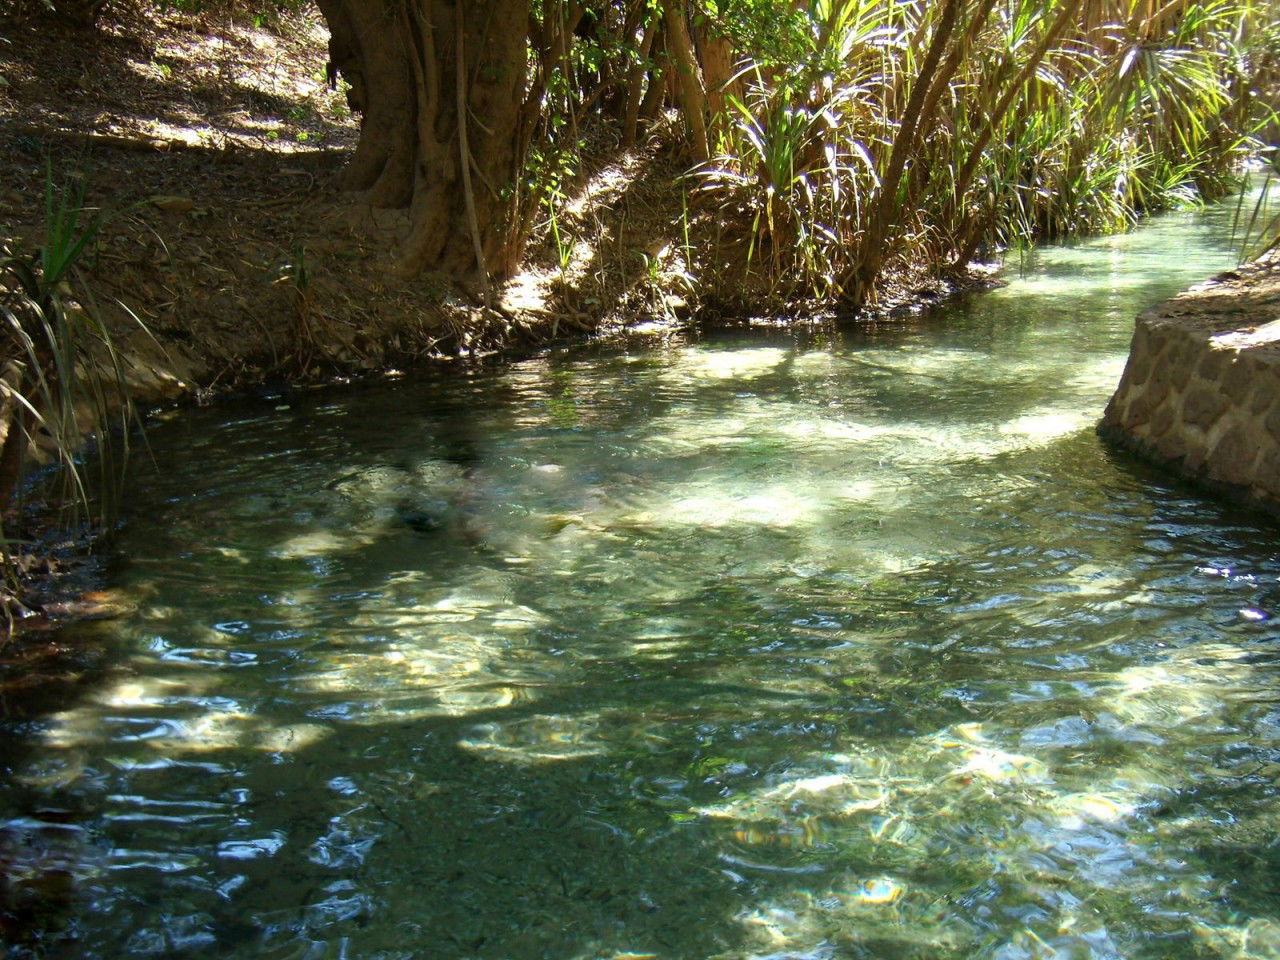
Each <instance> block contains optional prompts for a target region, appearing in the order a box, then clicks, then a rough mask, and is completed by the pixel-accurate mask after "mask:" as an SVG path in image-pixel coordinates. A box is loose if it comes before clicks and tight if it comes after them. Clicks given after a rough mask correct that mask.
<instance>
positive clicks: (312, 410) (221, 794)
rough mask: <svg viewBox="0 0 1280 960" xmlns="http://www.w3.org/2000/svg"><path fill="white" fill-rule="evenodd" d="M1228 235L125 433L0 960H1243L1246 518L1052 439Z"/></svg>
mask: <svg viewBox="0 0 1280 960" xmlns="http://www.w3.org/2000/svg"><path fill="white" fill-rule="evenodd" d="M1229 217H1230V211H1226V212H1225V213H1224V212H1217V213H1209V214H1200V215H1195V216H1192V215H1184V216H1175V217H1169V218H1165V219H1162V220H1160V221H1158V222H1156V223H1154V224H1152V225H1149V226H1147V227H1145V228H1144V229H1142V230H1141V231H1139V232H1137V233H1135V234H1132V235H1129V236H1122V237H1117V238H1112V239H1106V240H1096V241H1091V242H1088V243H1084V244H1081V245H1079V246H1075V247H1071V248H1055V249H1047V250H1043V251H1040V252H1039V253H1037V254H1035V255H1034V257H1033V259H1032V260H1031V262H1030V263H1029V264H1028V265H1027V268H1026V272H1025V273H1023V274H1022V275H1019V273H1018V271H1017V270H1011V276H1012V280H1013V282H1012V283H1011V284H1010V285H1009V286H1008V287H1007V288H1004V289H1001V290H998V291H995V292H990V293H986V294H982V295H978V296H974V297H970V298H968V299H966V300H964V301H962V302H960V303H957V304H952V305H949V306H947V307H946V308H945V309H943V310H941V311H940V312H939V313H937V314H936V315H934V316H929V317H926V318H924V319H923V320H921V321H920V322H918V323H916V322H912V323H909V324H906V325H903V326H900V327H890V328H887V329H881V330H877V331H873V332H869V333H852V332H846V333H844V334H842V335H837V336H829V337H827V338H825V339H824V338H820V337H808V338H803V339H801V338H794V337H792V336H790V335H781V334H761V335H754V334H753V335H733V336H717V337H714V338H708V339H705V340H703V341H701V342H689V343H684V344H678V345H667V346H663V347H660V348H657V349H653V350H649V351H634V352H625V353H624V352H592V351H590V350H578V351H569V352H564V353H556V354H554V355H550V356H546V357H542V358H538V359H535V360H530V361H527V362H522V363H517V364H515V365H513V366H510V367H507V368H503V369H500V370H495V371H490V372H475V373H470V374H466V375H459V376H456V377H432V378H428V379H424V380H422V381H419V382H400V383H397V384H392V385H389V386H386V387H380V388H378V389H366V390H351V391H333V392H318V393H315V394H311V395H305V394H304V395H302V396H296V397H295V396H291V397H288V398H284V399H279V400H275V401H271V402H259V403H254V404H248V403H246V404H243V405H239V406H234V407H222V408H219V409H216V410H212V411H203V412H184V413H182V414H181V415H179V416H177V417H176V418H174V419H172V420H171V421H170V422H168V423H166V424H163V425H161V426H158V427H155V428H153V429H152V430H151V433H150V440H151V445H152V447H153V448H154V451H155V456H156V460H157V462H158V464H159V468H160V470H159V473H158V475H157V474H156V473H155V472H154V470H152V469H151V468H150V467H143V466H139V468H138V470H137V472H136V475H135V478H134V480H133V487H132V493H131V497H130V513H129V516H128V518H127V522H126V524H125V526H124V529H123V533H122V535H121V538H120V541H119V544H118V546H119V549H120V551H121V552H122V555H123V556H124V557H126V558H127V559H126V560H123V561H121V562H120V563H119V565H118V568H117V570H116V572H115V574H114V582H115V587H116V588H117V589H118V590H119V591H120V592H121V594H122V595H123V596H124V597H126V598H128V600H129V602H130V603H131V604H133V605H135V606H136V612H134V613H132V614H130V615H129V616H127V617H125V618H124V619H122V620H119V621H115V622H113V623H112V624H110V625H108V626H107V627H106V628H105V629H106V630H107V632H108V634H109V636H108V638H107V642H108V643H110V644H111V645H112V649H114V650H116V651H117V652H116V654H115V655H114V659H113V665H112V666H111V668H110V669H109V670H108V671H107V672H106V674H105V675H104V676H102V677H98V678H96V679H92V681H91V682H86V683H85V684H84V685H83V686H82V693H81V694H80V696H79V699H77V700H75V701H74V702H69V703H66V704H62V705H56V706H58V707H60V709H57V711H56V712H53V713H50V714H48V715H47V716H45V717H43V718H42V719H40V720H39V721H38V722H31V721H27V722H25V723H23V724H21V725H14V724H10V728H9V729H8V730H7V733H6V735H7V737H8V738H9V742H10V754H11V755H12V756H13V757H14V758H16V759H14V760H13V761H12V762H11V764H10V767H9V770H8V773H7V775H6V778H5V781H4V787H3V791H2V792H0V811H2V812H3V816H4V818H5V826H4V830H3V834H2V836H3V841H2V843H0V860H2V861H3V862H4V864H5V869H6V871H7V873H8V874H9V879H8V889H9V895H10V898H11V899H12V898H14V897H16V898H17V899H18V900H21V899H22V896H23V895H24V893H25V895H27V896H28V899H30V897H33V896H37V895H39V896H40V897H43V898H45V902H44V904H43V907H42V909H41V910H40V911H38V913H39V916H40V917H41V920H40V923H41V924H43V926H42V927H41V929H38V930H35V931H28V932H26V933H23V934H21V935H19V934H14V939H15V942H17V941H21V942H20V943H19V944H18V947H17V952H16V954H15V955H17V956H21V955H24V953H34V954H39V953H41V952H42V951H45V950H46V949H49V948H50V946H51V945H58V944H61V945H62V946H61V949H63V950H64V951H65V953H63V954H59V956H62V955H66V956H84V957H91V958H118V957H124V956H137V957H147V956H154V957H215V956H216V957H230V958H242V957H243V958H248V957H268V958H277V957H278V958H340V957H341V958H386V960H390V958H436V957H441V958H448V957H468V958H470V957H475V958H515V960H525V958H543V957H546V958H564V960H574V958H619V957H632V958H636V957H646V956H652V957H678V958H704V957H717V958H735V960H736V958H766V957H768V958H776V960H782V958H813V960H823V958H864V957H865V958H885V960H891V958H992V960H995V958H999V960H1014V958H1050V957H1053V958H1086V957H1087V958H1120V957H1124V958H1131V957H1132V958H1139V957H1140V958H1175V957H1188V958H1189V957H1197V958H1199V957H1223V958H1228V957H1229V958H1255V957H1256V958H1262V957H1276V956H1277V955H1280V844H1277V842H1276V837H1277V835H1278V834H1277V826H1278V821H1280V810H1278V809H1277V802H1278V800H1277V798H1278V792H1277V788H1276V781H1277V778H1280V686H1278V681H1280V649H1278V648H1277V641H1280V629H1278V628H1277V623H1280V620H1276V619H1273V618H1272V615H1273V614H1275V613H1280V583H1278V582H1277V577H1280V558H1278V554H1277V537H1276V532H1277V531H1276V527H1275V526H1274V525H1270V524H1269V522H1268V521H1265V520H1262V519H1260V518H1256V517H1251V516H1249V515H1247V514H1244V513H1238V512H1234V511H1233V510H1232V509H1230V508H1228V507H1224V506H1222V505H1219V504H1216V503H1214V502H1213V501H1210V500H1207V499H1204V498H1202V497H1200V496H1198V495H1196V494H1194V493H1192V492H1189V491H1187V490H1185V489H1182V488H1180V487H1176V486H1173V485H1170V484H1168V483H1165V482H1163V481H1162V480H1160V479H1159V478H1158V477H1157V476H1156V475H1155V474H1154V473H1152V472H1150V471H1148V470H1146V469H1145V468H1143V467H1141V466H1138V465H1136V464H1135V463H1133V462H1131V461H1130V460H1128V459H1127V458H1125V457H1122V456H1119V455H1116V454H1113V453H1109V452H1108V451H1107V450H1106V449H1105V448H1103V447H1102V446H1101V445H1100V443H1099V441H1098V440H1097V438H1096V437H1095V435H1094V433H1093V424H1094V423H1095V421H1096V419H1097V418H1098V416H1099V414H1100V411H1101V408H1102V405H1103V403H1104V402H1105V400H1106V397H1107V395H1108V394H1109V392H1110V390H1111V389H1112V387H1113V386H1114V384H1115V382H1116V380H1117V378H1118V376H1119V373H1120V370H1121V367H1122V364H1123V359H1124V353H1125V350H1126V348H1127V345H1128V338H1129V334H1130V331H1131V329H1132V318H1133V315H1134V313H1135V312H1136V311H1137V310H1138V309H1139V308H1141V307H1142V306H1144V305H1147V304H1149V303H1153V302H1155V301H1156V300H1158V299H1160V298H1161V297H1163V296H1166V295H1168V294H1170V293H1172V292H1174V291H1175V290H1177V289H1179V288H1180V287H1182V286H1184V285H1186V284H1187V283H1189V282H1191V281H1193V280H1197V279H1200V278H1202V277H1204V276H1206V275H1208V274H1209V273H1211V272H1214V271H1216V270H1218V269H1222V268H1224V267H1226V266H1228V265H1229V264H1230V263H1231V256H1230V254H1229V253H1228V252H1227V243H1226V232H1227V221H1228V220H1229ZM100 629H101V628H100ZM14 744H17V745H18V747H19V748H18V749H15V748H14V746H13V745H14ZM51 876H52V877H53V878H54V880H56V881H57V882H53V881H51V880H50V877H51ZM28 906H29V904H28ZM11 926H12V925H11Z"/></svg>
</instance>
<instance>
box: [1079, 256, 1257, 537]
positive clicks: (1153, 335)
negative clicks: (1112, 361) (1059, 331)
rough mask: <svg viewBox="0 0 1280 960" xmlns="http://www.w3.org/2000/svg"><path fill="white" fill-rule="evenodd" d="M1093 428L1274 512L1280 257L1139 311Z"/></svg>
mask: <svg viewBox="0 0 1280 960" xmlns="http://www.w3.org/2000/svg"><path fill="white" fill-rule="evenodd" d="M1098 429H1099V432H1100V433H1101V434H1102V435H1103V436H1104V437H1106V438H1107V439H1109V440H1112V441H1113V442H1117V443H1119V444H1121V445H1123V446H1125V447H1127V448H1129V449H1131V450H1134V451H1136V452H1137V453H1139V454H1141V455H1142V456H1144V457H1146V458H1148V459H1150V460H1153V461H1155V462H1156V463H1158V464H1160V465H1162V466H1165V467H1167V468H1169V469H1171V470H1173V471H1174V472H1176V473H1178V474H1180V475H1182V476H1184V477H1186V478H1188V479H1192V480H1196V481H1200V482H1203V483H1207V484H1208V485H1210V486H1212V487H1214V488H1216V489H1219V490H1222V491H1225V492H1228V493H1230V494H1232V495H1233V496H1236V497H1238V498H1241V499H1244V500H1247V501H1250V502H1252V503H1254V504H1256V505H1258V506H1261V507H1263V508H1265V509H1267V510H1270V511H1271V512H1274V513H1276V514H1277V515H1280V256H1272V257H1270V258H1268V259H1266V260H1264V261H1263V262H1260V263H1255V264H1251V265H1250V266H1247V267H1242V268H1241V269H1240V270H1239V271H1229V272H1227V273H1224V274H1221V275H1220V276H1217V277H1214V278H1213V279H1212V280H1209V281H1207V282H1206V283H1202V284H1199V285H1198V286H1195V287H1192V288H1191V289H1190V290H1187V291H1186V292H1184V293H1181V294H1179V295H1178V296H1176V297H1174V298H1173V299H1172V300H1168V301H1166V302H1165V303H1163V304H1161V305H1160V306H1158V307H1155V308H1153V309H1151V310H1148V311H1146V312H1144V313H1142V314H1140V315H1139V317H1138V323H1137V328H1136V330H1135V332H1134V336H1133V344H1132V346H1131V347H1130V350H1129V362H1128V364H1127V366H1126V367H1125V371H1124V376H1123V377H1122V378H1121V380H1120V387H1119V389H1117V390H1116V393H1115V396H1113V397H1112V398H1111V402H1110V403H1108V404H1107V409H1106V413H1105V414H1104V415H1103V419H1102V422H1101V423H1100V424H1099V426H1098Z"/></svg>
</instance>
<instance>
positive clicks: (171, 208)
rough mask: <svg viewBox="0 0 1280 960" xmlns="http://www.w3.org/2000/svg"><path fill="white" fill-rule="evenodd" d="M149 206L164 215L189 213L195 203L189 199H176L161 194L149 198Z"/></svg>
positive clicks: (175, 197) (176, 197)
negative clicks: (161, 211)
mask: <svg viewBox="0 0 1280 960" xmlns="http://www.w3.org/2000/svg"><path fill="white" fill-rule="evenodd" d="M151 205H152V206H153V207H158V208H159V209H161V210H163V211H165V212H166V213H190V212H191V211H192V210H194V209H195V205H196V202H195V201H194V200H192V199H191V198H190V197H178V196H169V195H165V194H161V195H158V196H154V197H152V198H151Z"/></svg>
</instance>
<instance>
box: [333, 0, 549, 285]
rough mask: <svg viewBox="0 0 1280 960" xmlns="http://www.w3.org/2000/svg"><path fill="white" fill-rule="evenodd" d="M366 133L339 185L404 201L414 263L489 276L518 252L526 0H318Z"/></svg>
mask: <svg viewBox="0 0 1280 960" xmlns="http://www.w3.org/2000/svg"><path fill="white" fill-rule="evenodd" d="M318 3H319V6H320V10H321V12H322V13H323V14H324V17H325V20H326V21H327V22H328V24H329V30H330V33H331V38H330V41H329V52H330V58H331V69H333V70H336V71H337V72H338V73H340V74H341V75H342V76H343V77H345V78H346V80H347V82H348V83H350V85H351V91H350V93H349V95H348V99H349V101H350V102H351V106H352V108H353V109H355V110H358V111H360V113H361V126H360V142H359V144H358V145H357V147H356V151H355V154H354V156H353V157H352V158H351V161H350V163H349V164H348V165H347V168H346V170H345V171H344V174H343V185H344V186H345V187H347V188H349V189H352V190H362V191H367V197H368V199H369V201H370V203H372V204H373V205H374V206H379V207H389V208H408V209H409V211H410V215H411V216H410V220H411V223H412V228H411V231H410V235H409V237H408V238H407V240H406V241H405V243H404V245H403V249H402V250H401V251H400V263H401V266H402V267H403V268H404V269H405V271H406V272H413V273H416V272H421V271H426V270H432V271H440V272H443V273H446V274H449V275H452V276H458V277H464V276H472V277H477V278H479V279H482V280H485V281H487V280H488V279H489V278H498V279H501V278H504V277H506V276H508V275H509V274H510V273H511V272H513V271H514V269H515V267H516V266H517V264H518V263H519V258H520V250H519V249H516V248H517V247H518V241H516V240H513V238H516V237H519V236H522V235H523V233H522V231H519V230H512V229H509V228H510V226H511V225H510V224H509V223H508V220H509V218H510V217H511V216H512V215H513V214H512V209H511V203H512V198H513V197H515V196H516V195H517V194H518V191H517V190H516V189H515V187H516V180H517V178H518V177H519V174H520V171H521V168H522V166H523V163H524V155H523V154H524V147H523V138H522V137H521V136H520V130H521V127H522V122H521V121H522V119H523V117H524V112H525V109H526V106H527V105H526V103H525V86H526V74H527V51H528V46H527V34H528V29H529V10H528V0H487V2H485V3H478V2H474V0H472V2H468V0H458V2H448V0H318Z"/></svg>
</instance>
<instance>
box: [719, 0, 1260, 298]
mask: <svg viewBox="0 0 1280 960" xmlns="http://www.w3.org/2000/svg"><path fill="white" fill-rule="evenodd" d="M767 6H768V5H767V4H764V5H761V6H760V7H759V8H756V7H755V6H753V5H749V4H748V5H743V6H739V7H737V8H736V13H735V14H734V15H733V16H732V17H727V18H726V23H727V24H728V25H729V29H731V31H732V32H733V34H734V36H735V37H736V38H737V39H738V40H739V41H740V42H743V43H750V42H753V41H752V40H751V37H752V34H751V32H750V31H749V30H745V29H742V28H741V26H740V24H739V21H740V20H741V19H742V18H743V17H748V18H749V17H750V13H751V11H753V10H756V9H759V10H761V11H763V10H765V9H766V8H767ZM794 9H795V12H796V14H797V16H798V17H799V19H798V20H795V19H787V18H784V20H783V23H784V24H785V28H784V29H783V30H782V34H785V37H783V38H782V39H779V38H778V37H774V38H773V39H771V40H770V41H769V42H768V43H764V44H762V46H761V47H760V48H759V49H747V50H744V54H745V59H746V60H747V61H748V62H749V63H751V64H752V67H751V68H750V69H749V70H747V71H746V72H745V73H744V74H743V77H744V81H745V84H746V92H745V94H744V95H743V96H742V97H739V98H735V99H733V100H732V101H731V104H730V108H729V109H730V116H729V122H728V123H727V124H726V125H724V126H723V127H722V129H723V130H724V134H723V137H722V141H721V146H720V152H719V155H718V156H717V157H715V158H714V160H713V161H712V163H711V164H709V165H707V166H706V167H705V168H704V169H702V170H701V171H700V172H699V181H700V185H701V188H702V189H703V190H706V191H710V192H711V193H712V194H714V195H716V196H717V197H718V199H720V200H721V201H722V202H723V203H724V205H725V206H727V207H730V208H736V209H742V210H744V211H745V212H746V214H747V216H748V217H749V219H750V227H749V232H750V235H751V240H750V244H749V249H750V259H751V260H752V262H753V263H758V264H763V265H765V267H766V269H767V275H768V277H769V278H770V281H771V283H772V285H773V286H774V288H775V289H776V290H778V291H779V292H781V293H784V294H789V295H809V296H812V295H817V296H819V297H823V298H831V297H843V298H845V299H848V300H853V301H854V302H861V301H863V300H865V299H866V298H868V297H869V296H874V287H875V284H876V283H878V281H879V278H880V276H881V274H882V273H883V270H885V269H897V268H905V267H908V266H910V265H912V264H920V263H922V262H923V263H933V264H936V265H937V266H938V267H939V268H941V267H945V266H947V265H955V266H963V264H964V262H965V261H967V260H968V259H969V258H970V257H971V256H972V255H973V253H974V251H976V250H978V249H980V248H990V247H993V246H996V247H1008V246H1017V245H1022V244H1025V243H1027V242H1031V241H1034V240H1039V239H1044V238H1051V237H1057V236H1062V235H1065V234H1068V233H1075V232H1082V231H1105V230H1118V229H1124V228H1125V227H1127V226H1128V225H1130V224H1131V223H1132V222H1133V221H1134V220H1135V218H1137V217H1138V216H1141V215H1142V214H1144V213H1148V212H1151V211H1156V210H1160V209H1164V208H1168V207H1174V206H1183V205H1187V204H1194V203H1198V202H1201V200H1202V199H1203V198H1206V197H1214V196H1220V195H1222V194H1224V193H1226V192H1228V191H1229V190H1230V189H1232V188H1233V186H1234V184H1235V183H1236V182H1237V179H1238V173H1239V170H1240V168H1241V164H1242V162H1243V160H1244V159H1246V158H1247V157H1248V156H1249V155H1250V154H1251V153H1252V152H1253V151H1254V150H1255V149H1256V148H1257V146H1258V144H1257V142H1256V141H1255V140H1253V139H1252V138H1251V132H1252V131H1253V130H1254V129H1256V128H1257V126H1258V117H1259V110H1260V102H1262V103H1263V104H1265V97H1259V96H1258V94H1257V90H1258V89H1259V87H1263V89H1264V92H1265V89H1266V88H1265V87H1264V86H1263V85H1264V83H1270V84H1271V87H1270V89H1271V90H1272V91H1274V89H1275V69H1274V64H1275V62H1276V57H1275V50H1276V48H1277V47H1280V44H1277V43H1276V36H1275V34H1276V31H1277V27H1276V25H1275V24H1276V18H1275V16H1274V15H1273V13H1274V11H1273V10H1272V6H1271V5H1270V4H1265V3H1250V2H1235V0H1205V2H1187V3H1182V2H1175V3H1172V4H1163V5H1161V4H1146V3H1140V2H1138V0H1128V2H1124V0H1116V2H1113V3H1110V4H1106V5H1102V7H1100V6H1099V5H1096V4H1095V5H1084V4H1081V3H1068V2H1065V0H1008V2H1001V3H983V2H981V0H956V2H954V3H939V4H914V3H889V2H880V0H810V2H809V3H808V4H807V5H805V6H800V7H796V8H794ZM708 10H714V7H712V6H711V5H708ZM948 16H950V17H951V20H950V21H949V20H948ZM1255 28H1256V29H1255ZM780 49H784V50H785V51H787V53H786V54H785V56H791V57H794V58H795V59H794V60H792V61H791V62H789V63H787V64H786V69H785V70H782V69H769V68H768V67H767V66H766V65H767V64H771V63H774V62H776V61H775V60H774V58H775V57H776V56H779V53H778V51H779V50H780ZM1268 71H1270V73H1268ZM912 111H915V113H912ZM891 158H892V159H893V161H894V162H892V163H891ZM886 178H889V179H886ZM895 265H896V266H895Z"/></svg>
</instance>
